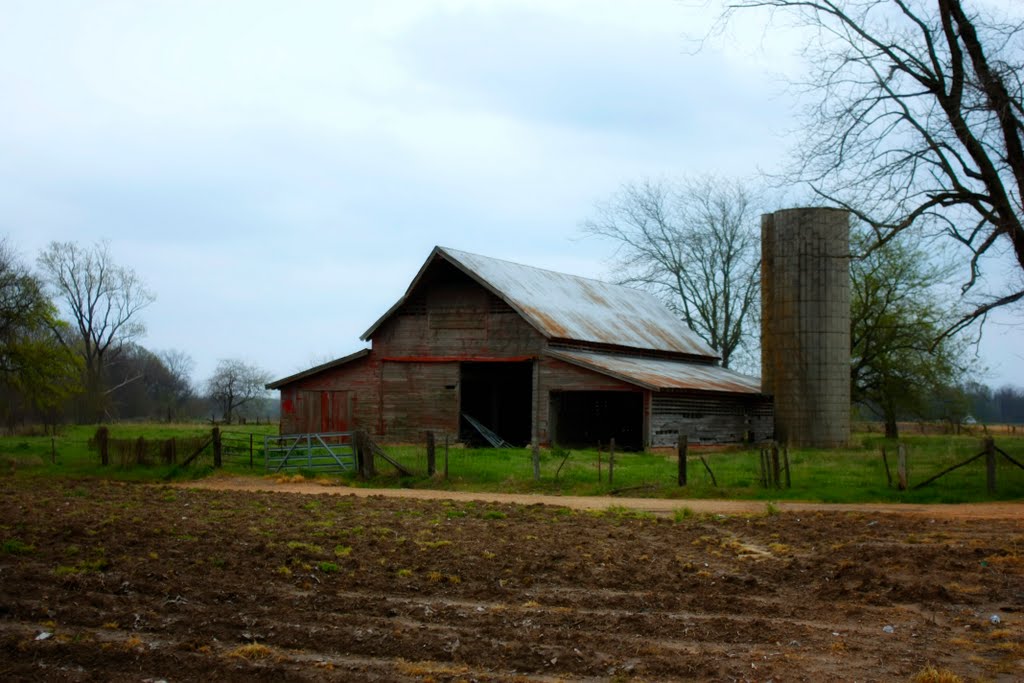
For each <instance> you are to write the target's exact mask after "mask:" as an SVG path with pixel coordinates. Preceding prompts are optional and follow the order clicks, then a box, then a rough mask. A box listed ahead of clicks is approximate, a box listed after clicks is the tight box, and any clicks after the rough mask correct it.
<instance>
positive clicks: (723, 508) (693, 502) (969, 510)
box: [181, 477, 1024, 520]
mask: <svg viewBox="0 0 1024 683" xmlns="http://www.w3.org/2000/svg"><path fill="white" fill-rule="evenodd" d="M181 486H184V487H186V488H197V489H209V490H217V491H271V492H278V493H303V494H333V495H343V496H349V495H352V496H358V497H361V498H368V497H372V496H383V497H385V498H404V499H412V500H455V501H471V500H475V501H480V502H487V503H505V504H518V505H555V506H559V507H566V508H570V509H573V510H605V509H607V508H609V507H612V506H618V507H624V508H629V509H632V510H638V511H642V512H650V513H653V514H656V515H666V516H669V515H673V514H674V513H675V511H676V510H678V509H680V508H689V509H690V510H692V511H693V512H695V513H710V514H726V515H744V514H747V515H749V514H760V513H763V512H764V511H765V507H766V505H767V504H766V503H765V502H764V501H756V500H715V499H712V500H707V499H665V498H623V497H620V496H552V495H534V494H519V493H492V492H470V491H440V490H434V489H367V488H356V487H350V486H333V485H325V484H323V483H319V482H315V481H294V480H291V479H288V478H279V479H275V478H271V477H212V478H209V479H202V480H200V481H195V482H189V483H187V484H181ZM773 505H774V507H775V508H776V509H777V510H778V511H779V512H862V513H875V514H890V513H898V514H904V515H920V516H922V517H928V518H929V519H1019V520H1024V503H1005V502H1003V503H970V504H957V505H916V504H909V503H907V504H889V503H870V504H856V505H853V504H835V503H797V502H776V503H773Z"/></svg>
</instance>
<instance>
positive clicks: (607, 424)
mask: <svg viewBox="0 0 1024 683" xmlns="http://www.w3.org/2000/svg"><path fill="white" fill-rule="evenodd" d="M643 408H644V402H643V394H641V393H640V392H637V391H559V392H554V391H553V392H551V422H552V428H551V433H552V434H553V435H554V439H553V442H554V443H557V444H558V445H559V446H566V447H570V448H594V447H596V446H597V444H598V442H600V443H602V444H607V443H608V442H609V440H611V439H612V438H614V439H615V447H616V448H618V449H622V450H626V451H639V450H642V449H643V445H644V443H643V423H644V418H643Z"/></svg>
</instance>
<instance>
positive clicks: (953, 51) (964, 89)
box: [722, 0, 1024, 335]
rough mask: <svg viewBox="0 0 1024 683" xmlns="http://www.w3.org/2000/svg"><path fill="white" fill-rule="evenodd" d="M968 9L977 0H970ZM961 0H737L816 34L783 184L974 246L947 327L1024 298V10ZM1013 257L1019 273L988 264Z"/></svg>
mask: <svg viewBox="0 0 1024 683" xmlns="http://www.w3.org/2000/svg"><path fill="white" fill-rule="evenodd" d="M965 5H967V6H966V7H965ZM1022 7H1024V5H1021V4H1019V3H1017V4H1016V5H1013V4H1011V3H1006V5H1005V9H1006V11H1008V12H1013V13H1014V16H1007V15H1004V16H996V14H995V13H994V11H993V10H991V6H987V7H986V8H985V9H984V10H983V9H980V8H979V7H978V5H974V6H973V7H972V6H971V5H970V4H969V3H965V2H962V1H961V0H733V1H730V3H729V5H728V7H727V8H726V10H725V12H724V13H723V15H722V17H723V19H724V20H725V21H726V22H727V21H728V19H729V17H730V16H731V15H732V14H733V13H734V12H736V11H745V10H750V9H753V8H762V9H767V10H768V11H769V12H771V13H772V16H774V17H780V18H784V19H786V20H792V21H793V22H795V23H796V25H797V27H798V28H802V29H804V30H805V34H806V36H807V39H806V43H805V46H804V56H805V58H806V62H807V64H808V69H809V74H808V75H807V79H806V81H805V82H802V83H798V84H797V85H798V86H802V87H801V90H802V91H803V94H804V96H805V97H806V99H805V103H807V106H806V108H805V110H804V122H805V124H806V125H805V137H804V142H803V144H802V145H801V146H800V147H799V149H798V153H797V156H796V159H795V164H794V166H793V168H792V169H790V171H789V173H787V174H786V175H785V178H786V179H787V180H798V181H803V182H806V183H807V184H808V185H809V186H810V188H811V189H812V190H813V192H815V193H816V194H817V195H818V196H819V197H821V198H824V199H825V200H827V201H829V202H832V203H835V204H837V205H839V206H842V207H845V208H847V209H849V210H850V211H852V212H853V213H854V214H856V215H857V216H859V217H860V218H862V219H863V220H865V221H866V222H867V223H868V224H870V225H871V226H873V228H874V231H875V237H876V243H877V244H883V243H885V242H887V241H889V240H891V239H893V237H894V236H895V235H897V234H899V233H900V232H902V231H904V230H906V229H908V228H910V227H912V226H917V227H921V226H924V227H926V228H928V229H929V230H930V231H937V232H938V233H940V234H944V235H945V236H946V237H947V238H950V239H951V240H953V241H954V243H955V244H957V245H959V246H960V247H962V248H964V249H965V250H966V251H965V252H964V258H963V261H962V262H963V263H964V265H966V266H967V267H966V268H965V272H964V276H963V279H962V281H961V283H962V285H961V286H962V290H963V293H964V294H965V296H967V297H968V300H967V301H966V302H965V303H966V304H967V307H966V308H965V311H964V312H963V313H962V314H961V315H960V316H959V317H958V318H957V319H955V320H954V321H952V322H951V324H949V325H948V326H947V327H946V328H945V329H944V330H940V331H939V332H940V334H942V335H948V334H952V333H955V332H956V331H958V330H960V329H963V328H964V327H966V326H968V325H970V324H971V323H973V322H975V321H977V320H979V319H980V320H984V317H985V315H986V314H987V313H988V312H989V311H991V310H992V309H994V308H996V307H999V306H1005V305H1007V304H1012V303H1014V302H1018V301H1021V300H1022V299H1024V208H1022V203H1021V202H1022V197H1024V98H1022V83H1024V80H1022V74H1024V12H1022ZM1006 259H1011V262H1012V263H1013V264H1014V265H1013V267H1012V271H1014V272H1015V273H1016V275H1015V276H1014V277H1012V278H1011V279H1010V280H1009V281H1007V282H992V279H991V278H985V277H983V275H984V273H983V265H984V266H985V270H987V271H997V272H998V270H999V269H998V268H997V266H999V265H1002V264H1005V263H1006Z"/></svg>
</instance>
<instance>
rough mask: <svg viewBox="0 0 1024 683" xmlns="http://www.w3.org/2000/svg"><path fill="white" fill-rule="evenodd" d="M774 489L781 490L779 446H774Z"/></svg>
mask: <svg viewBox="0 0 1024 683" xmlns="http://www.w3.org/2000/svg"><path fill="white" fill-rule="evenodd" d="M771 476H772V488H776V489H777V488H779V445H778V444H774V445H772V475H771Z"/></svg>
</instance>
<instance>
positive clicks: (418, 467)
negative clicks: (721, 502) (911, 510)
mask: <svg viewBox="0 0 1024 683" xmlns="http://www.w3.org/2000/svg"><path fill="white" fill-rule="evenodd" d="M276 429H277V428H276V425H241V426H230V427H223V428H222V433H223V434H224V444H225V455H224V470H225V471H226V472H230V473H235V474H241V473H252V474H257V475H262V474H265V473H266V472H265V470H264V468H263V462H262V438H263V435H265V434H274V433H276ZM94 434H95V427H85V426H70V427H66V428H65V429H64V430H63V431H62V432H61V433H60V434H59V435H57V436H55V437H50V436H41V435H18V436H4V437H0V468H2V471H4V472H7V473H15V475H16V476H28V477H32V476H67V477H103V478H113V479H122V480H160V479H166V478H175V479H183V478H184V479H188V478H199V477H203V476H208V475H210V474H211V473H213V471H214V470H213V462H212V456H211V455H210V452H209V449H207V450H206V451H205V452H204V454H203V455H202V456H201V457H200V458H198V459H197V461H196V462H195V463H193V465H191V466H189V467H188V468H181V467H178V466H175V465H167V464H149V465H145V466H139V465H132V464H130V462H129V461H130V458H129V459H127V460H126V457H125V455H124V454H123V453H121V454H120V455H118V453H117V452H116V451H115V449H112V450H111V464H110V465H109V466H107V467H102V466H100V464H99V456H98V453H97V451H96V450H95V449H92V448H90V445H89V440H90V438H91V437H92V436H93V435H94ZM209 434H210V426H209V425H201V424H191V425H168V424H155V423H154V424H123V425H121V424H119V425H114V426H112V427H111V428H110V437H111V439H121V440H137V439H138V438H139V437H142V438H143V439H145V440H147V441H153V440H158V439H168V438H171V437H177V438H179V439H182V440H183V441H182V445H181V446H180V447H179V451H178V460H179V462H180V461H181V460H183V459H184V458H185V457H186V451H187V450H189V449H190V448H191V446H189V444H192V445H194V444H195V443H197V442H196V441H195V440H196V439H201V438H203V437H205V436H209ZM250 438H251V440H252V445H253V452H252V467H251V468H250V455H249V443H250ZM189 439H191V440H192V441H188V440H189ZM903 443H904V444H905V445H906V446H907V449H908V452H909V470H910V485H911V487H913V486H914V485H916V484H918V483H920V482H923V481H925V480H926V479H927V478H929V477H930V476H932V475H933V474H936V473H938V472H940V471H942V470H943V469H945V468H947V467H951V466H953V465H955V464H957V463H959V462H962V461H964V460H966V459H968V458H969V457H971V456H973V455H975V454H977V453H979V452H980V451H981V448H982V446H981V440H980V439H979V438H978V437H976V436H941V435H913V436H908V437H906V438H905V439H903ZM996 443H997V445H998V446H999V447H1000V448H1002V449H1003V450H1004V451H1006V452H1007V453H1008V454H1009V455H1010V456H1012V457H1013V458H1014V459H1016V460H1017V461H1018V462H1024V437H1020V436H1016V435H1000V436H998V437H997V440H996ZM883 447H885V448H887V450H888V453H889V464H890V468H892V476H893V478H895V476H896V473H895V460H896V458H895V456H894V453H895V450H896V448H895V444H894V443H892V442H888V441H886V440H885V439H883V438H882V437H880V436H878V435H872V434H859V435H857V436H855V438H854V443H853V445H852V446H851V447H849V448H846V449H840V450H831V451H828V450H816V449H800V450H793V451H791V452H790V454H789V455H790V465H791V481H792V487H791V488H789V489H781V490H780V489H774V488H773V489H766V488H763V487H762V486H761V485H760V481H759V479H760V475H759V465H758V462H759V458H758V451H757V450H756V449H755V450H749V449H748V450H739V449H733V450H724V451H717V450H716V451H701V450H698V449H694V450H692V451H691V453H690V457H689V458H688V468H687V474H688V485H687V486H686V487H685V488H681V487H678V486H677V485H676V478H677V461H676V459H675V457H674V455H672V454H652V453H618V454H616V460H615V469H614V480H613V481H611V482H609V479H608V469H609V468H608V453H607V452H604V453H602V454H601V462H600V480H599V464H598V453H597V451H596V450H572V451H571V452H569V454H568V457H564V455H565V454H564V452H559V451H558V450H542V452H541V462H540V471H541V476H540V480H539V481H535V480H534V479H533V464H532V460H531V455H530V451H529V450H528V449H505V450H499V449H473V448H461V447H451V448H448V449H445V447H444V446H443V444H439V445H438V448H437V474H435V476H433V477H427V476H426V449H425V447H424V446H423V445H385V446H384V448H385V450H386V451H387V452H388V453H389V454H390V455H391V456H392V457H394V458H395V459H397V460H398V461H400V462H402V463H403V464H405V465H406V466H407V467H408V468H409V469H411V470H413V471H414V472H417V473H419V476H415V477H399V475H398V474H397V473H396V472H395V471H394V470H393V469H392V468H391V466H390V465H387V464H386V463H383V462H378V469H379V471H380V474H379V475H378V476H377V477H375V478H374V479H372V480H370V481H367V482H359V481H357V480H355V478H354V477H353V476H352V475H340V476H341V477H342V478H344V479H345V480H346V481H347V483H349V484H351V485H364V486H404V487H418V488H441V489H457V490H496V491H508V492H538V493H561V494H566V495H570V494H571V495H598V494H609V493H622V494H623V495H628V496H656V497H670V498H740V499H759V500H809V501H822V502H851V503H855V502H872V501H878V502H920V503H934V502H951V503H952V502H975V501H984V500H1014V499H1021V498H1024V470H1021V469H1019V468H1017V467H1015V466H1014V465H1012V464H1011V463H1010V462H1009V461H1007V460H1006V459H1005V458H1003V457H1002V456H999V457H998V468H997V482H998V486H997V492H996V494H995V495H994V496H990V495H988V494H987V493H986V492H985V468H984V463H983V461H982V460H981V459H979V460H977V461H975V462H973V463H971V464H970V465H967V466H965V467H962V468H960V469H958V470H956V471H954V472H952V473H950V474H948V475H946V476H944V477H942V478H941V479H939V480H938V481H936V482H934V483H933V484H930V485H928V486H927V487H925V488H923V489H920V490H909V491H899V490H897V489H896V488H895V487H891V486H889V485H888V481H887V477H886V472H885V466H884V464H883V461H882V458H881V449H882V448H883ZM446 450H447V460H448V478H447V479H445V478H444V476H443V472H444V461H445V452H446ZM699 456H703V457H704V459H705V460H706V462H707V464H708V467H710V469H711V471H712V472H713V473H714V477H715V480H716V483H717V485H715V484H713V483H712V480H711V475H710V474H709V473H708V472H707V469H706V468H705V466H704V464H703V463H702V462H701V460H700V457H699ZM150 460H151V461H153V460H154V458H150ZM300 473H302V472H301V470H300ZM304 474H307V475H309V476H312V475H311V473H304ZM319 476H339V475H319Z"/></svg>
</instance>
